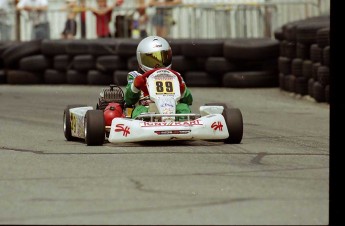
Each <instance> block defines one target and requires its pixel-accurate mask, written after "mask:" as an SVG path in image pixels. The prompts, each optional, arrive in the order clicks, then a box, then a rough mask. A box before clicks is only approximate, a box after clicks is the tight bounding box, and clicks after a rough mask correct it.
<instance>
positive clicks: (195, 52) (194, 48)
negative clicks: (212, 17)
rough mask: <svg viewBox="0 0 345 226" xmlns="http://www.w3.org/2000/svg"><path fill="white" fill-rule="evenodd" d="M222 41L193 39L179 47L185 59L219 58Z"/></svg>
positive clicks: (221, 50) (221, 53)
mask: <svg viewBox="0 0 345 226" xmlns="http://www.w3.org/2000/svg"><path fill="white" fill-rule="evenodd" d="M223 46H224V41H223V40H221V39H213V40H212V39H194V40H190V42H189V43H184V44H182V45H181V51H182V55H183V56H185V57H191V58H195V57H221V56H223Z"/></svg>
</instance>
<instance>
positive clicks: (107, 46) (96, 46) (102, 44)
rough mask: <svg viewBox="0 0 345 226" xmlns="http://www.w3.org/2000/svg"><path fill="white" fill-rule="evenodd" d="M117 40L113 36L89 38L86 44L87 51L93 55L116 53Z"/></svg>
mask: <svg viewBox="0 0 345 226" xmlns="http://www.w3.org/2000/svg"><path fill="white" fill-rule="evenodd" d="M117 42H118V41H117V39H114V38H102V39H95V40H91V41H90V43H89V44H88V46H89V52H90V54H91V55H93V56H104V55H116V54H117V53H116V47H117Z"/></svg>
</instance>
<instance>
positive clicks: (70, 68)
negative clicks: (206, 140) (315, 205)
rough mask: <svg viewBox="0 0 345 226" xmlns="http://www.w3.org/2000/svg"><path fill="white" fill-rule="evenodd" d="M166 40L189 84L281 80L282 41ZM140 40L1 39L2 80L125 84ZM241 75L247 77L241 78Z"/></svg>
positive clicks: (134, 66) (265, 84) (175, 65)
mask: <svg viewBox="0 0 345 226" xmlns="http://www.w3.org/2000/svg"><path fill="white" fill-rule="evenodd" d="M321 36H322V35H321ZM282 37H283V36H281V38H282ZM167 40H168V41H169V43H170V45H171V47H172V50H173V61H172V64H173V67H172V68H173V69H174V70H176V71H178V72H180V73H181V74H182V76H183V77H184V79H185V81H186V83H187V84H188V86H190V87H193V86H194V87H239V88H241V87H272V86H278V84H279V82H278V80H279V74H278V72H279V70H278V58H279V49H280V43H279V41H277V40H275V39H270V38H243V39H167ZM139 41H140V40H139V39H125V38H105V39H92V40H86V39H83V40H40V41H30V42H21V43H15V42H12V43H9V42H7V43H0V51H1V52H0V53H1V55H0V66H1V67H0V71H1V77H0V82H1V83H9V84H25V83H27V84H35V83H46V84H75V85H108V84H109V83H115V84H118V85H126V84H127V75H128V72H129V71H133V70H138V63H137V60H136V48H137V45H138V43H139ZM291 45H292V44H291V43H287V46H291ZM287 48H290V49H291V47H287ZM290 51H291V50H290ZM288 55H291V54H288ZM286 59H288V58H286ZM280 61H283V60H280ZM280 61H279V63H283V62H280ZM288 61H289V60H288ZM285 64H287V63H285ZM285 67H286V66H285ZM300 70H302V69H300ZM16 73H18V74H17V75H16ZM229 73H230V74H229ZM237 76H242V78H243V79H242V80H238V79H237Z"/></svg>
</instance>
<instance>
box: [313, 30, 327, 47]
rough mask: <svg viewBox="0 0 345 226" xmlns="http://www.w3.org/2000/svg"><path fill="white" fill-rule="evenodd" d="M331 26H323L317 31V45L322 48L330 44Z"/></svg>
mask: <svg viewBox="0 0 345 226" xmlns="http://www.w3.org/2000/svg"><path fill="white" fill-rule="evenodd" d="M329 31H330V30H329V27H326V28H321V29H319V30H318V31H317V33H316V41H317V45H318V46H319V47H320V48H324V47H326V46H328V45H329V44H330V42H329V41H330V40H329Z"/></svg>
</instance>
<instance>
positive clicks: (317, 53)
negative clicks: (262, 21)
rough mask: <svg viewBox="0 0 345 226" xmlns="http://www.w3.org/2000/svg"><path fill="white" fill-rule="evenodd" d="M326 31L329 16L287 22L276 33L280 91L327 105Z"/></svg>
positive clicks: (328, 40) (327, 50) (328, 41)
mask: <svg viewBox="0 0 345 226" xmlns="http://www.w3.org/2000/svg"><path fill="white" fill-rule="evenodd" d="M329 31H330V18H329V16H320V17H313V18H309V19H305V20H300V21H295V22H291V23H287V24H285V25H283V26H282V27H281V28H280V29H278V30H276V32H275V38H276V39H277V40H279V41H280V56H279V59H278V68H279V86H280V88H281V89H282V90H285V91H287V92H291V93H295V94H298V95H301V96H306V95H307V96H310V97H312V98H313V99H314V100H315V101H316V102H327V103H329V86H330V83H329V81H330V79H329V78H330V74H329V65H330V55H329V54H330V52H329V51H330V39H329V37H330V36H329Z"/></svg>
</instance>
